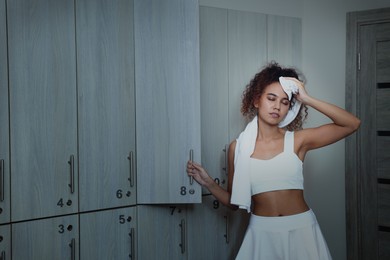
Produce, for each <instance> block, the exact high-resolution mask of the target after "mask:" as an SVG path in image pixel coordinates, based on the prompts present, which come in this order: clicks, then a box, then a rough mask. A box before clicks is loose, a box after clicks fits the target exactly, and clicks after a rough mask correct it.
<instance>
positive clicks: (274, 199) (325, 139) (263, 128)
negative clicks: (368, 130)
mask: <svg viewBox="0 0 390 260" xmlns="http://www.w3.org/2000/svg"><path fill="white" fill-rule="evenodd" d="M289 79H291V80H294V81H295V83H296V84H297V86H298V87H299V94H298V95H297V96H296V98H297V99H298V100H299V101H301V102H302V103H303V104H305V105H307V106H310V107H312V108H313V109H316V110H317V111H319V112H320V113H322V114H324V115H325V116H327V117H329V118H330V119H331V120H332V121H333V122H332V123H330V124H325V125H322V126H319V127H316V128H308V129H303V130H300V131H296V132H295V134H294V152H295V154H296V156H297V157H298V158H299V160H301V161H302V162H303V161H304V159H305V156H306V153H307V152H308V151H310V150H313V149H317V148H320V147H323V146H326V145H330V144H332V143H334V142H337V141H339V140H341V139H343V138H345V137H346V136H348V135H350V134H352V133H353V132H355V131H356V130H357V129H358V127H359V125H360V120H359V119H358V118H356V117H355V116H354V115H352V114H350V113H349V112H347V111H345V110H344V109H341V108H339V107H337V106H335V105H332V104H329V103H326V102H323V101H321V100H318V99H316V98H313V97H311V96H309V95H308V94H307V93H306V90H305V88H304V86H303V83H302V82H300V81H298V80H297V79H295V78H289ZM254 106H255V107H256V108H257V109H258V135H257V138H256V145H255V149H254V151H253V154H252V155H251V157H252V158H254V159H260V160H269V159H272V158H273V157H275V156H277V155H278V154H280V153H281V152H282V151H283V148H284V134H285V130H284V129H281V128H279V127H278V124H279V122H281V121H282V120H283V118H284V117H285V116H286V114H287V113H288V109H289V106H290V103H289V100H288V97H287V95H286V93H285V92H284V91H283V89H282V87H281V85H280V83H279V82H274V83H272V84H270V85H268V86H267V87H266V88H265V91H264V93H263V94H262V95H261V96H260V98H259V99H258V100H256V101H255V102H254ZM235 146H236V141H233V142H232V143H231V144H230V146H229V153H228V169H229V170H228V187H227V190H224V189H223V188H222V187H220V186H219V185H218V184H216V183H215V182H214V181H213V179H212V178H211V177H210V176H209V175H208V173H207V172H206V170H205V169H204V168H203V167H202V166H201V165H199V164H197V163H195V162H192V161H189V162H188V164H187V173H188V175H189V176H192V177H194V179H195V180H196V181H197V182H198V183H199V184H201V185H202V186H204V187H205V188H207V189H208V190H209V191H210V192H211V193H212V194H213V195H214V197H215V198H216V199H217V200H219V201H220V202H221V203H222V204H224V205H226V206H228V207H230V208H232V209H237V206H236V205H232V204H230V196H231V190H232V182H233V176H234V151H235ZM252 202H253V203H252V206H253V208H252V212H253V214H255V215H258V216H288V215H294V214H299V213H302V212H305V211H307V210H309V207H308V205H307V204H306V202H305V199H304V196H303V191H302V190H277V191H268V192H263V193H259V194H255V195H253V196H252Z"/></svg>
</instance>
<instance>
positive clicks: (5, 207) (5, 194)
mask: <svg viewBox="0 0 390 260" xmlns="http://www.w3.org/2000/svg"><path fill="white" fill-rule="evenodd" d="M6 24H7V23H6V8H5V1H1V2H0V125H1V128H0V223H7V222H9V221H10V189H9V187H10V171H9V165H10V164H9V131H8V129H9V128H8V126H9V118H8V112H9V110H8V66H7V61H8V58H7V28H6Z"/></svg>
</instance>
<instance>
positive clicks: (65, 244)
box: [12, 215, 79, 260]
mask: <svg viewBox="0 0 390 260" xmlns="http://www.w3.org/2000/svg"><path fill="white" fill-rule="evenodd" d="M78 230H79V225H78V216H77V215H70V216H65V217H53V218H48V219H42V220H34V221H26V222H20V223H16V224H13V225H12V259H15V260H19V259H58V260H60V259H64V260H68V259H74V260H76V259H79V236H78Z"/></svg>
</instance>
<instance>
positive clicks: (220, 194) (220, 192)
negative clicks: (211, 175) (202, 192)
mask: <svg viewBox="0 0 390 260" xmlns="http://www.w3.org/2000/svg"><path fill="white" fill-rule="evenodd" d="M204 187H205V188H206V189H208V190H209V191H210V193H211V194H212V195H213V196H214V197H215V198H216V199H217V200H218V201H219V202H220V203H222V204H223V205H225V206H227V207H229V208H231V209H234V210H235V209H237V208H238V207H237V206H236V205H232V204H230V196H231V195H230V193H229V192H228V191H226V190H225V189H224V188H222V187H221V186H219V185H218V184H217V183H216V182H215V181H214V180H212V179H211V181H209V182H207V183H206V184H205V185H204Z"/></svg>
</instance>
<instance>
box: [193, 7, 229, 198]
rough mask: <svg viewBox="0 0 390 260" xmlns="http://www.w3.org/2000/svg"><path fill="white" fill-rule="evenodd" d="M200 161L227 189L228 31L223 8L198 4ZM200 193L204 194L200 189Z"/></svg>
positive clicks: (225, 12)
mask: <svg viewBox="0 0 390 260" xmlns="http://www.w3.org/2000/svg"><path fill="white" fill-rule="evenodd" d="M199 12H200V14H199V16H200V64H201V65H200V75H201V77H200V95H201V104H202V105H201V126H202V127H201V144H202V159H201V160H202V164H203V166H204V167H205V168H206V169H207V170H208V173H209V174H210V175H211V176H212V177H213V178H214V179H215V180H217V181H219V183H220V184H221V185H222V186H223V187H224V188H227V150H226V148H227V147H228V144H229V110H228V100H229V79H228V73H229V69H228V56H227V53H228V42H227V41H226V39H227V38H228V30H227V19H228V11H227V10H226V9H220V8H212V7H200V11H199ZM203 193H204V194H205V193H207V191H206V190H203Z"/></svg>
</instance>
